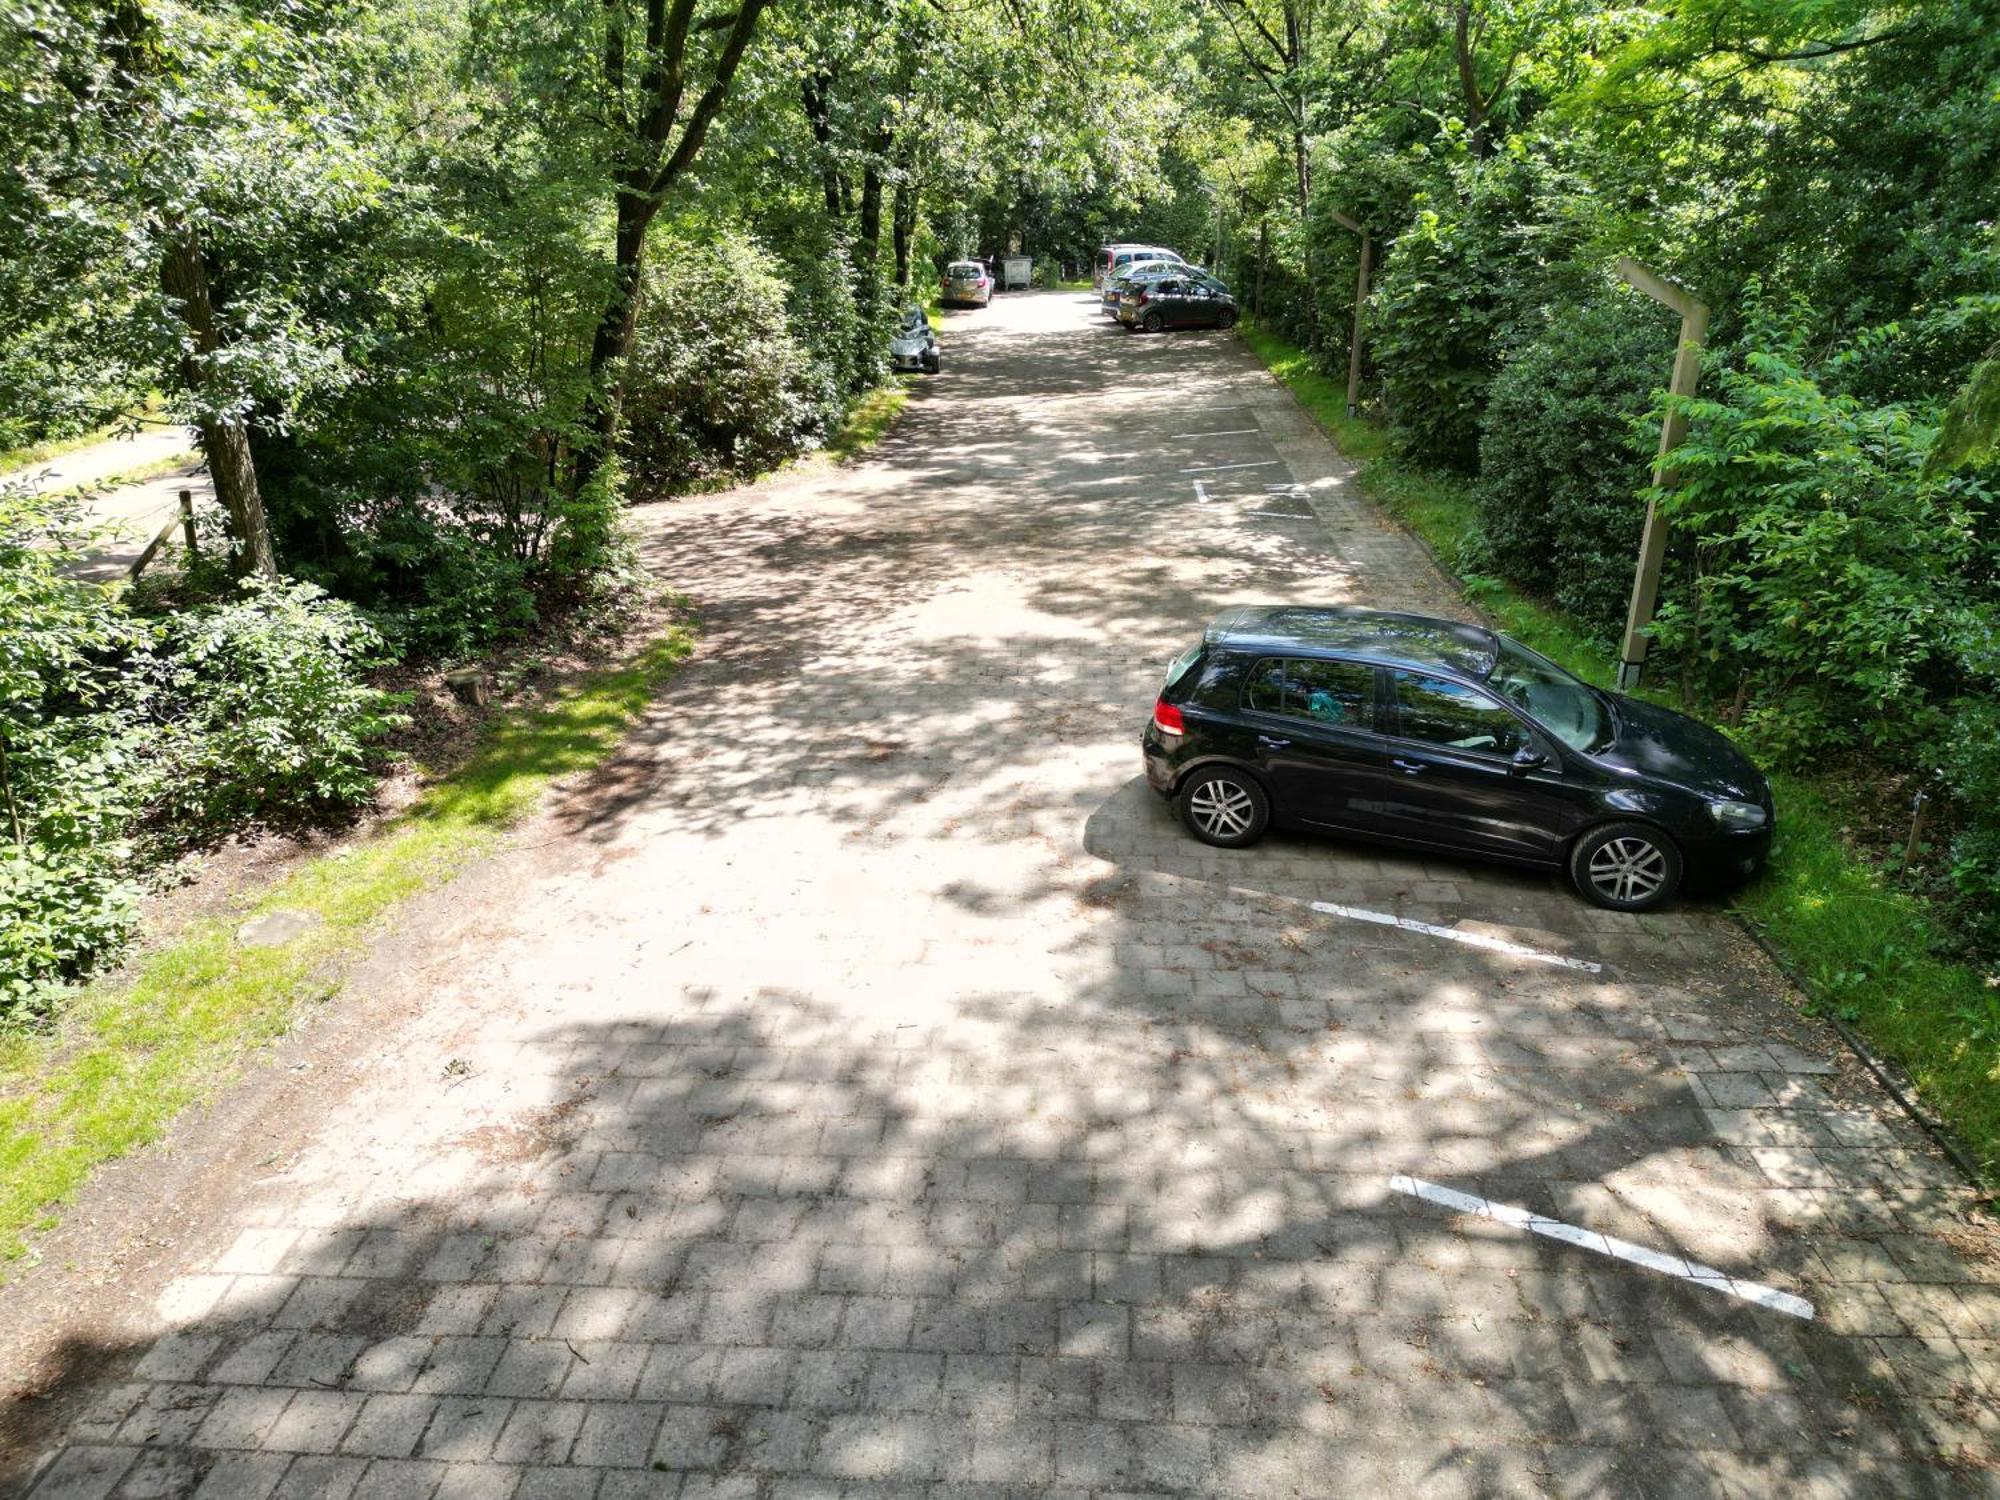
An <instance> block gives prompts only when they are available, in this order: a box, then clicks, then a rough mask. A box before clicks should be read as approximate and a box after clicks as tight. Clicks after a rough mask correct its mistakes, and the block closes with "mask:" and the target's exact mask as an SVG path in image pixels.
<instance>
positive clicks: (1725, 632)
mask: <svg viewBox="0 0 2000 1500" xmlns="http://www.w3.org/2000/svg"><path fill="white" fill-rule="evenodd" d="M1805 347H1806V346H1805V337H1804V334H1803V333H1802V332H1801V331H1800V329H1799V328H1798V327H1797V326H1795V325H1794V324H1792V323H1790V322H1787V321H1783V320H1780V319H1777V318H1773V317H1771V316H1768V315H1765V314H1763V313H1761V312H1760V313H1758V314H1756V315H1755V316H1753V318H1752V320H1751V326H1750V329H1749V347H1748V349H1747V351H1746V352H1744V353H1742V354H1741V355H1740V356H1738V357H1737V358H1736V359H1735V360H1733V361H1731V362H1729V363H1726V364H1724V365H1723V366H1722V367H1721V368H1719V369H1717V370H1715V371H1713V372H1712V373H1711V375H1710V377H1709V384H1708V388H1709V389H1710V390H1712V391H1713V392H1714V394H1713V395H1711V396H1708V397H1705V398H1702V399H1698V400H1696V401H1694V402H1692V403H1690V404H1689V406H1688V412H1689V416H1690V418H1691V422H1692V428H1691V431H1690V434H1689V437H1688V440H1687V441H1686V442H1685V443H1684V444H1683V445H1682V446H1681V447H1680V448H1679V449H1678V450H1677V452H1676V455H1675V463H1676V468H1677V469H1678V471H1679V483H1678V484H1677V485H1676V486H1675V487H1674V488H1672V489H1671V490H1669V491H1668V492H1666V493H1665V494H1664V495H1662V497H1661V503H1662V505H1663V506H1664V507H1665V509H1666V511H1667V514H1668V515H1669V517H1670V519H1671V520H1672V522H1673V524H1674V525H1675V527H1676V528H1677V529H1678V530H1679V531H1680V532H1681V533H1683V534H1684V535H1688V536H1691V537H1692V538H1693V539H1694V544H1695V569H1694V577H1693V580H1692V589H1691V591H1690V592H1688V593H1687V594H1685V595H1684V596H1682V597H1679V598H1671V599H1669V600H1667V601H1666V603H1665V604H1664V605H1663V606H1662V609H1661V612H1660V628H1659V636H1660V639H1661V641H1662V642H1663V643H1664V644H1666V645H1668V646H1669V647H1671V648H1672V649H1674V650H1676V651H1678V652H1680V653H1682V654H1683V655H1684V656H1685V657H1687V658H1690V659H1691V662H1692V664H1694V665H1695V667H1696V668H1697V669H1698V670H1699V671H1700V672H1702V673H1703V675H1704V676H1705V677H1706V679H1707V680H1706V681H1705V682H1704V683H1703V684H1702V685H1703V686H1704V687H1705V688H1706V690H1707V691H1708V692H1710V693H1712V694H1716V695H1721V694H1723V693H1725V692H1728V691H1730V690H1731V689H1732V688H1733V687H1734V686H1735V684H1736V682H1737V681H1738V680H1739V677H1740V679H1741V680H1743V681H1744V682H1745V683H1746V685H1747V687H1748V689H1749V692H1750V695H1751V701H1750V709H1749V714H1748V717H1747V719H1746V723H1747V724H1748V726H1749V727H1750V728H1751V729H1752V730H1753V732H1754V733H1755V734H1756V736H1757V738H1758V739H1759V741H1760V742H1761V743H1762V745H1763V746H1764V748H1765V749H1766V750H1767V752H1768V753H1770V754H1771V755H1772V756H1774V757H1775V758H1777V759H1779V760H1780V761H1784V762H1789V763H1793V764H1799V763H1803V762H1805V761H1807V760H1809V759H1811V758H1813V757H1816V756H1820V755H1824V754H1825V753H1826V752H1828V751H1832V750H1840V749H1844V748H1859V747H1867V748H1871V749H1874V750H1877V751H1906V750H1909V749H1911V748H1913V747H1917V746H1921V745H1924V744H1926V743H1927V742H1930V741H1932V740H1933V739H1935V738H1936V737H1937V736H1938V734H1939V732H1940V730H1941V729H1942V727H1943V725H1944V723H1945V715H1944V710H1943V707H1942V705H1943V703H1944V702H1945V701H1947V700H1948V699H1950V698H1952V697H1955V696H1956V695H1957V694H1958V692H1959V691H1960V690H1961V688H1962V687H1964V686H1967V685H1969V684H1968V681H1967V679H1968V674H1969V673H1970V674H1972V675H1974V676H1977V675H1978V674H1979V672H1980V667H1979V663H1978V662H1977V660H1976V659H1975V658H1976V654H1977V647H1976V643H1978V642H1980V641H1984V640H1990V639H1992V637H1993V634H1994V630H1995V626H1996V623H2000V603H1997V602H1996V598H1995V594H1994V589H1993V578H1994V572H1993V563H1994V561H1995V557H1996V552H1995V539H1994V537H1993V533H1992V529H1991V525H1990V520H1989V517H1990V513H1991V507H1992V497H1991V495H1990V494H1989V492H1988V491H1987V490H1986V488H1985V486H1984V485H1983V484H1982V483H1981V482H1980V481H1979V480H1978V479H1977V478H1976V477H1973V476H1970V475H1955V476H1939V475H1935V474H1926V473H1925V471H1924V460H1925V457H1926V455H1927V453H1928V451H1929V448H1930V444H1931V442H1932V440H1933V439H1934V437H1935V429H1934V428H1933V427H1931V426H1930V425H1928V424H1927V423H1925V422H1924V421H1922V420H1920V419H1919V418H1918V417H1917V416H1915V415H1913V414H1911V413H1910V412H1908V411H1906V410H1904V409H1902V408H1900V407H1894V406H1870V405H1867V404H1865V403H1864V402H1862V401H1861V400H1859V399H1858V398H1856V397H1853V396H1849V395H1840V394H1833V393H1830V392H1829V391H1828V390H1827V389H1826V387H1825V385H1824V384H1823V383H1822V381H1821V380H1820V379H1818V378H1817V377H1816V376H1815V374H1814V373H1813V371H1812V370H1811V369H1810V368H1809V367H1808V364H1807V357H1806V353H1805ZM1991 665H1992V664H1991V663H1986V667H1987V668H1988V669H1989V670H1990V667H1991ZM1978 685H1979V686H1980V687H1982V688H1985V689H1987V690H1990V686H1991V683H1990V678H1989V680H1988V681H1986V682H1981V683H1979V684H1978Z"/></svg>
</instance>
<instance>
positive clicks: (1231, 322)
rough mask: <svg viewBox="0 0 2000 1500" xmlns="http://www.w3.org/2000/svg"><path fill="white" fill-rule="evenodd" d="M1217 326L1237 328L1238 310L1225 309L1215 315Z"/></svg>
mask: <svg viewBox="0 0 2000 1500" xmlns="http://www.w3.org/2000/svg"><path fill="white" fill-rule="evenodd" d="M1215 326H1216V327H1217V328H1234V327H1235V326H1236V309H1235V308H1233V307H1225V308H1223V309H1222V311H1221V312H1219V313H1217V314H1216V315H1215Z"/></svg>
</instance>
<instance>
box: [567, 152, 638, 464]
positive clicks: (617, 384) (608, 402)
mask: <svg viewBox="0 0 2000 1500" xmlns="http://www.w3.org/2000/svg"><path fill="white" fill-rule="evenodd" d="M653 208H654V205H652V204H650V203H647V202H645V201H644V200H643V199H641V198H639V197H638V195H636V194H634V193H631V192H628V191H621V192H620V193H619V194H618V230H617V234H616V235H615V237H614V238H613V241H612V251H611V254H612V278H611V286H612V295H611V300H610V301H609V302H608V303H606V304H605V308H604V314H603V316H602V317H600V318H599V319H598V320H597V331H596V332H595V333H594V334H592V335H591V340H590V374H591V382H590V395H589V396H588V397H587V398H585V400H584V404H583V421H584V426H585V428H586V429H587V430H588V431H589V432H590V433H591V434H592V435H593V437H594V438H595V442H594V443H593V444H592V445H591V446H590V447H589V448H586V449H585V450H584V451H583V452H580V453H578V454H577V456H576V467H575V470H574V471H573V472H572V474H571V476H570V492H571V493H572V494H578V493H581V492H582V490H583V488H584V487H585V486H586V485H588V484H589V483H590V481H591V480H592V479H594V478H595V477H596V475H597V471H598V469H599V468H600V467H602V465H603V463H604V455H605V453H606V451H607V450H608V449H609V448H610V446H611V442H612V439H613V438H614V437H616V436H617V433H618V413H619V409H620V407H621V406H622V405H623V404H624V398H625V371H624V366H623V360H624V358H625V355H626V353H627V352H628V351H629V350H630V349H631V347H632V330H633V328H634V327H636V326H637V324H638V321H639V286H640V282H641V280H642V279H643V277H644V275H645V269H646V229H647V226H648V225H650V224H651V223H652V222H653Z"/></svg>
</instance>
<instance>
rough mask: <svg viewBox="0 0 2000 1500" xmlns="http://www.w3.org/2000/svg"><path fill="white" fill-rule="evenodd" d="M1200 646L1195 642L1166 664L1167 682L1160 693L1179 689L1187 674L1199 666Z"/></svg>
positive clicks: (1200, 644)
mask: <svg viewBox="0 0 2000 1500" xmlns="http://www.w3.org/2000/svg"><path fill="white" fill-rule="evenodd" d="M1202 644H1203V643H1202V642H1200V641H1196V642H1195V643H1194V644H1193V645H1192V646H1190V647H1188V648H1187V650H1185V651H1183V652H1182V653H1181V654H1180V655H1179V656H1176V657H1175V658H1174V659H1173V660H1172V661H1170V662H1168V663H1167V681H1166V684H1165V686H1164V687H1162V688H1161V691H1162V692H1167V693H1170V692H1172V691H1173V690H1174V689H1175V688H1177V687H1179V686H1180V685H1181V683H1182V682H1183V681H1184V680H1185V679H1186V677H1187V675H1188V673H1190V672H1192V671H1193V670H1194V669H1195V668H1196V666H1198V665H1199V664H1200V662H1201V653H1202Z"/></svg>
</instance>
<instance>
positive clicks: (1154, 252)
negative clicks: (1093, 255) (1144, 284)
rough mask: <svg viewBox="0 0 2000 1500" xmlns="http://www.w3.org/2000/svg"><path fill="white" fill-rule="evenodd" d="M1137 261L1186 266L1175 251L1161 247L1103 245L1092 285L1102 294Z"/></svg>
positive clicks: (1092, 276) (1098, 253)
mask: <svg viewBox="0 0 2000 1500" xmlns="http://www.w3.org/2000/svg"><path fill="white" fill-rule="evenodd" d="M1135 260H1170V261H1173V262H1174V263H1175V264H1177V265H1183V266H1184V265H1186V264H1187V262H1186V261H1184V260H1182V259H1181V258H1180V257H1179V256H1178V255H1176V254H1174V252H1173V251H1171V250H1168V249H1166V248H1164V247H1163V246H1160V245H1140V244H1117V245H1101V246H1099V247H1098V251H1097V267H1096V270H1095V271H1094V272H1093V273H1092V275H1091V283H1092V284H1093V285H1094V286H1095V287H1096V288H1097V289H1098V290H1099V291H1100V292H1101V291H1103V290H1104V288H1105V286H1106V285H1107V284H1108V283H1110V282H1111V281H1113V280H1115V279H1116V278H1117V277H1118V276H1119V275H1121V274H1122V273H1123V272H1124V270H1125V268H1126V267H1127V266H1129V265H1130V264H1131V263H1132V262H1133V261H1135Z"/></svg>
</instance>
